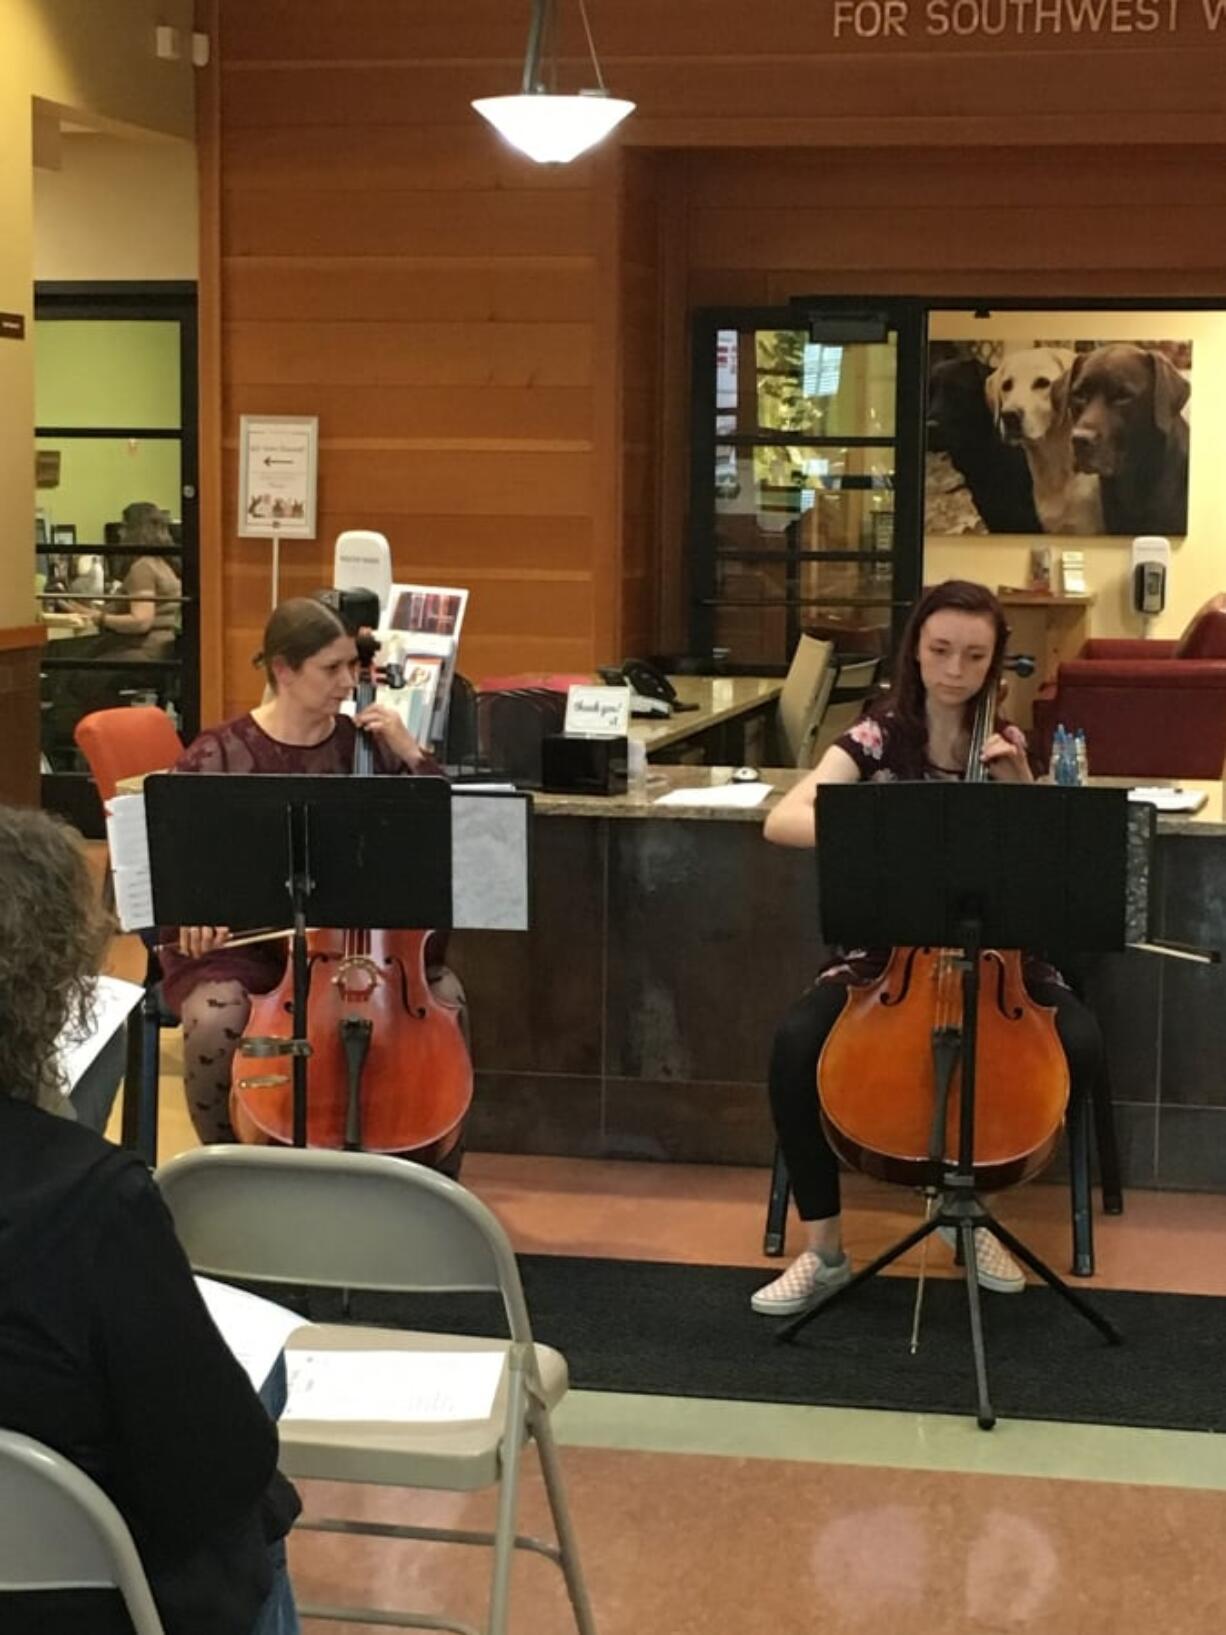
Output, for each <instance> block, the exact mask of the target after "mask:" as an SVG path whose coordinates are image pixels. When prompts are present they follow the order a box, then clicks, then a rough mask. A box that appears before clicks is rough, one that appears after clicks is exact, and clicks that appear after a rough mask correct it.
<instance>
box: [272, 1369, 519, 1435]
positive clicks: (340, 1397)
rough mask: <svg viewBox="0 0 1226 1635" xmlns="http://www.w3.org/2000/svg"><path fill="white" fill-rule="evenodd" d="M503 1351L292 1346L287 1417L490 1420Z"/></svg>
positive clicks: (438, 1420) (500, 1375) (285, 1414)
mask: <svg viewBox="0 0 1226 1635" xmlns="http://www.w3.org/2000/svg"><path fill="white" fill-rule="evenodd" d="M504 1360H505V1353H504V1352H501V1351H291V1352H289V1353H288V1355H287V1357H286V1362H287V1363H288V1365H289V1402H288V1403H287V1404H286V1408H285V1413H284V1414H283V1415H282V1417H283V1418H284V1419H332V1420H359V1419H360V1420H400V1421H406V1422H408V1421H421V1420H429V1421H437V1422H440V1423H441V1422H445V1421H447V1420H466V1419H488V1418H489V1416H490V1413H491V1411H492V1409H493V1406H494V1398H495V1396H496V1395H497V1394H498V1383H499V1381H500V1380H501V1378H502V1369H503V1363H504Z"/></svg>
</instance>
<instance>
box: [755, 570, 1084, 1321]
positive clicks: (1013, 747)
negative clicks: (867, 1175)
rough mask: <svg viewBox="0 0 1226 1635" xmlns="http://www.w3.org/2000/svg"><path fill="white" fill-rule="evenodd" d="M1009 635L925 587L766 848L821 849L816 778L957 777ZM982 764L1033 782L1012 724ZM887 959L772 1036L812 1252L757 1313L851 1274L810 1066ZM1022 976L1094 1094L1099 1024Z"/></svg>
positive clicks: (1046, 971) (994, 619) (851, 967)
mask: <svg viewBox="0 0 1226 1635" xmlns="http://www.w3.org/2000/svg"><path fill="white" fill-rule="evenodd" d="M1007 638H1008V627H1007V625H1006V623H1005V616H1004V612H1003V610H1002V609H1001V606H1000V603H999V602H998V601H997V600H996V598H995V597H994V596H993V595H992V593H991V591H989V590H988V589H987V588H986V587H985V586H983V585H976V584H972V583H970V582H969V581H966V580H960V579H951V580H947V581H946V582H945V583H944V584H941V585H937V586H935V587H934V588H933V589H932V590H930V591H928V592H927V593H926V594H925V595H924V597H923V598H922V599H921V600H920V602H919V603H918V604H917V605H916V607H915V609H914V611H913V612H912V614H911V618H910V619H909V621H908V623H907V627H906V629H905V630H904V632H903V637H902V641H901V644H900V646H899V651H898V657H897V661H896V664H895V671H894V685H893V688H892V690H891V692H890V694H889V696H888V697H887V698H885V699H883V700H881V701H879V702H878V703H876V704H873V705H871V706H870V707H869V709H868V711H867V712H866V713H865V714H864V715H863V716H862V717H861V719H860V720H859V721H857V722H856V724H855V726H853V727H852V728H851V729H850V731H848V732H845V733H844V734H843V735H842V736H841V737H840V738H838V739H837V740H836V741H835V742H834V743H833V744H832V745H831V746H830V748H829V749H828V750H827V751H826V753H825V754H824V755H823V756H822V759H821V761H820V762H819V763H818V765H817V767H816V768H815V769H814V771H812V772H811V773H809V775H808V776H807V777H805V778H802V779H801V781H800V782H799V783H798V784H797V785H796V786H795V787H794V788H793V789H791V790H790V791H789V792H788V793H787V794H786V795H785V796H784V797H783V799H782V800H781V801H780V802H779V804H778V805H777V806H776V807H775V809H774V810H773V811H772V812H771V813H770V814H769V816H768V817H767V819H766V826H765V834H766V838H767V840H770V841H773V842H774V843H775V844H776V845H779V846H807V847H812V846H813V845H815V844H816V841H817V834H816V799H817V789H818V786H819V785H820V784H824V783H857V782H859V781H861V780H863V781H866V782H872V783H882V782H891V781H897V780H919V779H960V778H961V777H962V776H963V773H964V771H965V767H966V759H967V752H968V747H969V740H970V730H971V725H972V722H973V720H974V716H975V709H976V705H977V702H978V700H979V697H980V695H981V693H982V692H983V690H984V688H985V687H986V686H988V685H990V684H992V683H994V682H997V681H999V679H1000V674H1001V666H1002V664H1003V662H1004V657H1005V643H1006V640H1007ZM983 760H984V763H985V765H986V768H987V771H988V774H989V776H990V777H992V778H995V779H999V780H1004V781H1012V782H1014V783H1030V782H1032V781H1033V774H1032V772H1031V768H1030V762H1029V760H1028V758H1027V754H1026V740H1025V738H1024V736H1023V734H1022V733H1021V732H1020V731H1019V729H1018V728H1017V727H1014V726H1010V725H1007V724H1005V723H1004V722H998V723H997V725H996V731H995V732H993V733H990V734H989V735H988V737H987V739H986V741H985V743H984V746H983ZM887 957H888V950H877V949H856V950H854V951H849V952H840V953H839V954H838V955H837V956H836V957H835V959H834V960H833V962H832V963H831V964H829V965H828V966H827V967H826V969H825V970H823V971H822V973H821V975H820V976H819V977H818V980H817V982H816V983H815V984H814V986H813V987H812V988H811V989H810V990H809V992H808V993H807V994H805V996H804V997H803V998H802V999H801V1000H799V1001H798V1002H797V1003H796V1004H795V1005H794V1006H793V1007H792V1009H791V1010H790V1011H789V1012H788V1014H787V1016H786V1017H785V1018H784V1020H783V1023H782V1024H781V1026H780V1028H779V1030H778V1032H777V1033H776V1035H775V1040H774V1046H773V1049H772V1052H771V1060H770V1077H769V1084H770V1102H771V1114H772V1117H773V1118H774V1122H775V1129H776V1132H777V1134H778V1137H779V1144H780V1147H781V1148H782V1151H783V1156H784V1159H785V1160H786V1163H787V1167H788V1173H789V1175H790V1177H791V1181H792V1188H793V1192H794V1195H795V1198H796V1207H797V1210H798V1212H799V1214H800V1218H801V1220H802V1222H803V1223H804V1227H805V1237H806V1245H805V1248H804V1249H803V1250H802V1252H801V1253H800V1255H799V1256H798V1257H797V1258H796V1259H795V1260H794V1261H793V1262H792V1264H791V1265H790V1266H789V1267H788V1268H787V1270H786V1271H785V1272H784V1273H783V1274H782V1276H780V1277H777V1278H776V1279H775V1280H774V1281H773V1282H772V1283H768V1284H766V1286H765V1287H763V1288H761V1289H759V1290H758V1291H757V1293H756V1294H754V1296H753V1299H752V1304H753V1309H754V1310H755V1311H759V1312H765V1313H767V1314H768V1315H772V1316H779V1317H782V1316H786V1315H788V1314H789V1313H792V1312H797V1311H800V1310H802V1309H803V1308H804V1307H805V1306H807V1305H808V1304H809V1303H810V1301H812V1300H813V1299H814V1298H815V1297H816V1296H817V1295H819V1294H820V1293H822V1292H823V1291H824V1290H830V1289H835V1288H837V1287H839V1285H840V1284H842V1283H845V1282H846V1281H847V1280H848V1278H849V1277H850V1276H851V1262H850V1260H849V1259H848V1257H847V1255H846V1254H845V1253H844V1251H843V1240H842V1217H841V1215H840V1205H839V1170H838V1161H837V1159H836V1158H835V1155H834V1153H833V1151H832V1150H831V1148H830V1145H829V1143H828V1141H827V1139H826V1135H825V1132H824V1130H823V1128H822V1123H821V1118H820V1116H819V1104H818V1095H817V1093H816V1090H815V1086H816V1080H817V1063H818V1058H819V1056H820V1055H821V1051H822V1046H823V1044H824V1043H825V1041H826V1037H827V1035H828V1034H829V1033H830V1030H831V1029H832V1028H833V1026H834V1024H835V1022H836V1021H837V1020H838V1017H839V1014H840V1012H841V1011H842V1009H843V1004H844V1001H845V999H846V996H847V989H848V987H849V986H851V985H853V984H860V983H865V982H871V981H873V980H874V979H875V978H876V977H878V976H879V975H880V974H881V972H882V971H883V970H884V968H885V964H886V960H887ZM1025 981H1026V988H1027V991H1028V992H1029V994H1030V996H1031V998H1033V999H1035V1000H1036V1001H1037V1002H1038V1003H1040V1004H1043V1005H1049V1006H1052V1007H1053V1008H1054V1009H1055V1012H1056V1028H1057V1032H1058V1033H1059V1036H1060V1043H1061V1045H1062V1046H1063V1048H1064V1053H1065V1055H1066V1057H1067V1058H1068V1064H1069V1077H1070V1093H1071V1095H1073V1096H1076V1095H1086V1094H1088V1093H1089V1091H1090V1088H1091V1086H1092V1085H1093V1082H1094V1079H1095V1077H1096V1075H1097V1073H1098V1072H1099V1068H1100V1063H1101V1057H1102V1041H1101V1038H1100V1035H1099V1031H1098V1024H1097V1022H1096V1021H1095V1019H1094V1017H1093V1016H1092V1015H1091V1013H1090V1012H1089V1011H1088V1010H1087V1009H1086V1007H1085V1006H1084V1005H1083V1004H1082V1003H1081V1001H1080V1000H1078V999H1077V998H1076V997H1075V995H1074V994H1073V993H1071V992H1070V990H1069V989H1068V988H1067V987H1066V986H1065V985H1064V983H1063V982H1062V981H1061V979H1060V977H1059V975H1058V974H1057V972H1056V971H1054V970H1053V969H1052V967H1051V966H1050V965H1047V964H1046V963H1045V962H1043V961H1041V960H1038V959H1035V958H1032V957H1030V956H1027V958H1026V961H1025ZM975 1249H976V1259H977V1263H978V1268H979V1281H980V1283H981V1284H982V1285H983V1287H985V1288H989V1289H995V1290H997V1291H998V1292H999V1293H1002V1294H1016V1293H1020V1292H1021V1291H1022V1289H1023V1288H1024V1287H1025V1279H1024V1278H1023V1276H1022V1272H1021V1268H1020V1267H1019V1266H1018V1264H1017V1262H1016V1261H1015V1260H1014V1259H1013V1257H1012V1255H1010V1254H1009V1252H1008V1251H1007V1250H1006V1249H1005V1247H1004V1246H1003V1244H1001V1243H1000V1242H998V1240H997V1239H996V1238H995V1237H993V1236H992V1234H991V1233H990V1232H988V1231H987V1230H986V1229H984V1228H980V1229H979V1231H978V1233H977V1235H976V1241H975Z"/></svg>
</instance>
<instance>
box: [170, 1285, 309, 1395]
mask: <svg viewBox="0 0 1226 1635" xmlns="http://www.w3.org/2000/svg"><path fill="white" fill-rule="evenodd" d="M196 1287H197V1288H198V1289H199V1290H200V1295H201V1298H202V1299H203V1301H204V1303H205V1305H206V1306H207V1307H208V1308H209V1316H210V1317H211V1318H212V1319H213V1321H214V1322H215V1323H216V1324H217V1327H218V1328H219V1329H220V1331H221V1337H222V1339H223V1340H224V1341H225V1342H226V1344H227V1345H228V1346H229V1347H230V1350H231V1351H232V1352H233V1353H234V1355H235V1356H236V1357H237V1358H238V1360H239V1362H240V1363H242V1365H243V1370H244V1372H245V1373H246V1375H247V1378H248V1379H249V1380H250V1381H251V1383H252V1385H254V1386H255V1388H256V1390H257V1391H258V1390H259V1389H260V1387H261V1386H262V1385H263V1383H264V1381H265V1380H266V1379H267V1378H268V1375H269V1371H270V1370H271V1368H272V1365H273V1363H275V1362H276V1360H277V1358H278V1357H279V1356H280V1355H281V1352H282V1351H283V1350H284V1348H285V1342H286V1340H288V1339H289V1337H290V1335H291V1334H292V1333H293V1332H294V1331H295V1329H300V1328H309V1327H310V1324H309V1323H308V1322H307V1320H306V1318H305V1317H299V1315H298V1313H297V1312H296V1311H290V1309H289V1307H288V1306H279V1305H277V1303H276V1301H275V1300H265V1299H264V1298H263V1297H262V1296H261V1295H258V1294H248V1293H247V1291H246V1290H245V1289H232V1288H231V1287H230V1285H229V1284H228V1283H216V1282H214V1280H213V1279H212V1278H211V1277H198V1278H197V1279H196Z"/></svg>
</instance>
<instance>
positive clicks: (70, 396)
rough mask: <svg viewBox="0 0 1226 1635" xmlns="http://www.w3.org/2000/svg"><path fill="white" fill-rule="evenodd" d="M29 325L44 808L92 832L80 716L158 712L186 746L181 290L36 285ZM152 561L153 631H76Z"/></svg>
mask: <svg viewBox="0 0 1226 1635" xmlns="http://www.w3.org/2000/svg"><path fill="white" fill-rule="evenodd" d="M35 320H36V321H35V370H36V393H35V413H36V421H37V425H36V431H35V439H36V440H35V451H36V454H35V459H36V477H37V495H36V511H35V525H34V533H35V539H34V550H35V574H36V584H37V586H38V593H39V598H40V606H41V608H42V610H43V617H44V619H45V621H46V624H47V632H48V637H49V640H48V643H47V647H46V649H45V652H44V657H43V661H42V672H43V721H42V748H43V765H44V777H43V800H44V804H45V805H48V806H51V807H52V808H54V809H57V810H61V811H65V812H66V813H68V814H69V815H70V816H71V817H72V818H73V820H74V821H76V822H78V823H83V824H85V825H86V826H87V828H92V827H93V824H94V822H95V820H96V815H95V812H94V802H93V799H92V794H91V791H90V790H89V788H88V779H87V777H86V768H85V765H84V762H83V760H82V758H81V756H80V754H79V752H78V751H77V749H76V746H75V743H74V741H73V728H74V727H75V725H76V723H77V720H78V719H79V718H80V717H81V716H82V715H85V714H88V713H89V712H90V711H91V710H95V709H105V708H111V707H114V706H115V705H122V704H145V703H149V704H159V705H161V706H162V707H163V708H165V709H166V711H167V713H168V714H169V715H170V716H171V718H172V720H173V721H174V722H175V724H176V726H177V727H178V728H179V730H180V732H181V733H182V734H183V735H184V736H185V737H190V736H194V734H195V733H196V731H197V730H198V727H199V720H198V716H199V703H198V700H199V685H198V680H199V639H198V617H197V613H198V605H199V603H198V596H199V571H198V560H199V557H198V541H197V501H196V482H197V476H196V412H197V411H196V311H195V290H194V286H190V285H188V286H183V285H165V284H161V285H159V284H150V285H143V286H127V285H124V286H116V285H52V286H48V285H40V286H38V288H37V289H36V292H35ZM159 514H160V518H161V523H162V525H163V526H159V527H158V528H154V527H153V524H152V523H151V522H149V520H148V519H149V518H150V517H153V518H156V517H157V516H158V515H159ZM137 518H140V519H144V521H145V526H143V527H140V528H138V527H136V526H135V520H134V519H137ZM125 519H126V520H125ZM146 534H149V536H150V538H149V539H146V538H145V535H146ZM155 546H156V550H157V557H158V560H159V561H160V562H161V563H163V564H164V565H165V567H164V571H162V570H155V569H153V568H150V567H148V566H147V565H146V566H144V567H143V568H142V569H141V570H138V572H144V573H145V575H146V577H147V576H148V574H149V573H151V572H153V573H155V575H156V582H155V587H154V590H153V594H154V595H155V596H156V597H157V601H156V602H155V603H154V607H155V627H154V628H153V629H152V630H150V631H149V632H148V633H146V634H144V635H140V636H132V635H129V636H116V634H114V633H113V632H104V633H100V632H99V631H98V630H97V629H96V628H95V627H94V626H93V625H92V624H91V623H90V622H89V620H88V617H86V618H85V619H84V621H83V620H82V610H84V609H91V608H92V609H94V610H95V611H99V610H100V611H106V610H108V609H109V610H112V611H118V612H121V613H122V612H123V611H124V610H125V609H126V607H127V600H126V593H125V578H126V575H127V574H128V573H129V571H130V570H131V569H132V565H133V563H134V562H135V561H136V560H137V559H138V558H141V557H144V558H145V559H146V564H147V563H148V561H149V553H150V552H151V551H152V550H153V549H154V547H155ZM163 546H164V548H163ZM133 582H135V581H133ZM141 583H142V585H143V584H144V580H143V579H142V580H141Z"/></svg>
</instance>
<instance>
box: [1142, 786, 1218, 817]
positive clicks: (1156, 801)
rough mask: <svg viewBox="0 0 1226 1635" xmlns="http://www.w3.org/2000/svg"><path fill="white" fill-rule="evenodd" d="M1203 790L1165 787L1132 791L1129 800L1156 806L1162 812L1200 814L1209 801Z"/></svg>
mask: <svg viewBox="0 0 1226 1635" xmlns="http://www.w3.org/2000/svg"><path fill="white" fill-rule="evenodd" d="M1208 798H1209V797H1208V795H1207V794H1206V793H1205V791H1204V790H1203V789H1169V788H1166V787H1165V786H1155V787H1154V788H1149V789H1146V788H1142V789H1130V790H1129V791H1128V799H1129V800H1135V801H1143V802H1145V804H1146V805H1148V806H1156V807H1157V808H1158V810H1159V811H1160V812H1199V811H1200V809H1201V807H1202V806H1203V805H1204V804H1205V802H1206V801H1207V800H1208Z"/></svg>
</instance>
